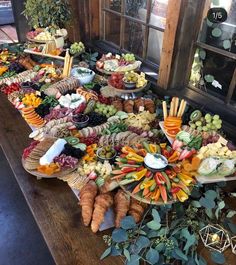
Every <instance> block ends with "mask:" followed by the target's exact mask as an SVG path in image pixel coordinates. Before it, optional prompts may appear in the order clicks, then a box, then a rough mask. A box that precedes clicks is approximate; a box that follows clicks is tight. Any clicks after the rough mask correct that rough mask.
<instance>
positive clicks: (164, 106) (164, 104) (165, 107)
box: [162, 101, 167, 120]
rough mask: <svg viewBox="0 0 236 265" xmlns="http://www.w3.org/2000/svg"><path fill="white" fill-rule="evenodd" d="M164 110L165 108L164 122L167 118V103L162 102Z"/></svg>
mask: <svg viewBox="0 0 236 265" xmlns="http://www.w3.org/2000/svg"><path fill="white" fill-rule="evenodd" d="M162 108H163V117H164V120H165V119H166V118H167V106H166V101H163V102H162Z"/></svg>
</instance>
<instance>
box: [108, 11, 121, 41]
mask: <svg viewBox="0 0 236 265" xmlns="http://www.w3.org/2000/svg"><path fill="white" fill-rule="evenodd" d="M120 22H121V18H120V16H117V15H114V14H112V13H109V12H105V40H107V41H110V42H112V43H114V44H116V45H118V46H120Z"/></svg>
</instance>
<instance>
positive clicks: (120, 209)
mask: <svg viewBox="0 0 236 265" xmlns="http://www.w3.org/2000/svg"><path fill="white" fill-rule="evenodd" d="M114 204H115V213H116V217H115V226H116V227H117V228H118V227H120V222H121V220H122V219H123V218H124V217H125V216H126V214H127V212H128V211H129V204H130V197H129V195H127V194H126V193H125V192H124V191H123V190H121V189H120V190H118V192H117V193H116V195H115V198H114Z"/></svg>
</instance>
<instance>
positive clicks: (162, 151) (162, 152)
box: [161, 149, 170, 158]
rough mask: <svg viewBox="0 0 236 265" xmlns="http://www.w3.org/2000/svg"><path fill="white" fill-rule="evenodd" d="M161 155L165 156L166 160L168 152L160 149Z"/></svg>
mask: <svg viewBox="0 0 236 265" xmlns="http://www.w3.org/2000/svg"><path fill="white" fill-rule="evenodd" d="M161 154H162V155H163V156H165V157H166V158H169V156H170V155H169V152H168V151H167V150H166V149H162V150H161Z"/></svg>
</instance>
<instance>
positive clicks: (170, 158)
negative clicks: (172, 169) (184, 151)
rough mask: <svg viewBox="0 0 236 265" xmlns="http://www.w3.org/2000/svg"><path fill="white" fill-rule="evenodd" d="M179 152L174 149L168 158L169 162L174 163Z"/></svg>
mask: <svg viewBox="0 0 236 265" xmlns="http://www.w3.org/2000/svg"><path fill="white" fill-rule="evenodd" d="M178 158H179V153H178V152H177V151H174V152H173V154H172V155H171V156H170V157H169V158H168V162H169V163H174V162H176V161H177V160H178Z"/></svg>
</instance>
